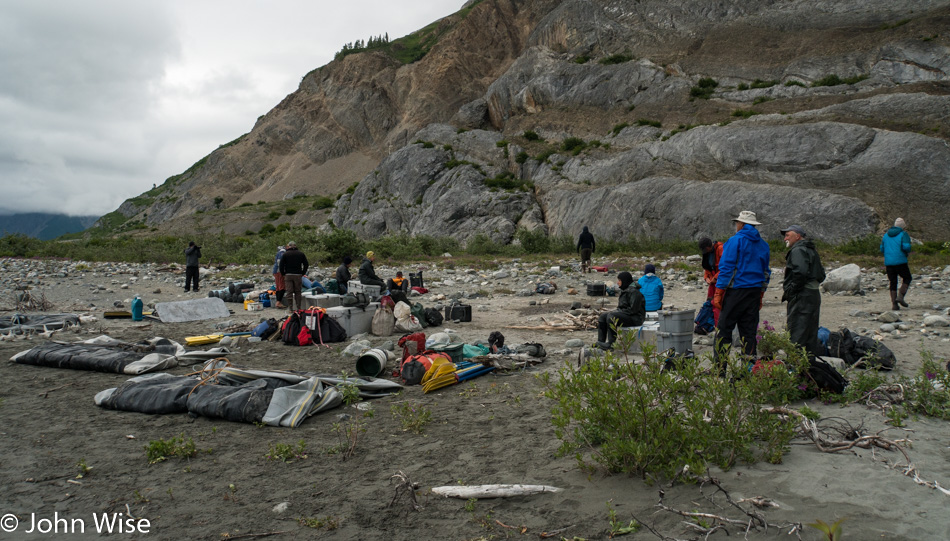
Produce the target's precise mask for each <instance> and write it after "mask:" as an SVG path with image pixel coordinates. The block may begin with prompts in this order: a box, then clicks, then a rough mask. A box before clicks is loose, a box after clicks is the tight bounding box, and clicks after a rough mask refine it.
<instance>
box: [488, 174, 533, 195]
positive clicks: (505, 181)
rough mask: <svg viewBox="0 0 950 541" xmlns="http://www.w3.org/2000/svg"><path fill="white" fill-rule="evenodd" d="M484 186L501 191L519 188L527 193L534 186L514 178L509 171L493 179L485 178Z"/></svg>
mask: <svg viewBox="0 0 950 541" xmlns="http://www.w3.org/2000/svg"><path fill="white" fill-rule="evenodd" d="M485 186H488V187H489V188H499V189H502V190H514V189H519V188H520V189H522V190H525V191H528V190H530V189H531V188H533V187H534V184H532V183H530V182H528V181H527V180H521V179H519V178H517V177H515V175H514V174H512V173H511V172H510V171H505V172H504V173H502V174H500V175H498V176H497V177H495V178H486V179H485Z"/></svg>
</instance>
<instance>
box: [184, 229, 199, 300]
mask: <svg viewBox="0 0 950 541" xmlns="http://www.w3.org/2000/svg"><path fill="white" fill-rule="evenodd" d="M200 258H201V246H198V245H197V244H195V241H190V242H188V247H187V248H185V293H187V292H188V291H190V290H192V289H194V290H195V292H197V291H198V259H200Z"/></svg>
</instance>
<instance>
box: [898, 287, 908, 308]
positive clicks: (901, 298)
mask: <svg viewBox="0 0 950 541" xmlns="http://www.w3.org/2000/svg"><path fill="white" fill-rule="evenodd" d="M905 294H907V284H902V285H901V290H900V291H899V292H898V293H897V304H899V305H901V306H903V307H904V308H907V306H908V305H907V303H906V302H904V295H905Z"/></svg>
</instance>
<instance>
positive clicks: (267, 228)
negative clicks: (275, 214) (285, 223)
mask: <svg viewBox="0 0 950 541" xmlns="http://www.w3.org/2000/svg"><path fill="white" fill-rule="evenodd" d="M275 231H277V228H276V227H274V224H264V225H262V226H261V228H260V229H259V230H258V231H257V234H258V235H267V234H269V233H273V232H275Z"/></svg>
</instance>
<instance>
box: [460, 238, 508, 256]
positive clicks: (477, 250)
mask: <svg viewBox="0 0 950 541" xmlns="http://www.w3.org/2000/svg"><path fill="white" fill-rule="evenodd" d="M465 251H466V252H468V253H469V254H471V255H495V254H500V253H502V246H501V245H500V244H498V243H497V242H495V241H493V240H491V237H489V236H488V235H485V234H483V233H479V234H477V235H475V236H474V237H472V238H471V239H469V241H468V242H467V243H466V244H465Z"/></svg>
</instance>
